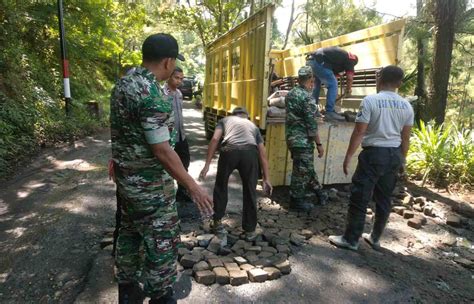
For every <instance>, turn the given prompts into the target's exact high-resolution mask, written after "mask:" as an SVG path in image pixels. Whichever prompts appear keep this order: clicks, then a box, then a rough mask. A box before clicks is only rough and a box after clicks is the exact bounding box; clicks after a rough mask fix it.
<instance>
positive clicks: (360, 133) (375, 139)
mask: <svg viewBox="0 0 474 304" xmlns="http://www.w3.org/2000/svg"><path fill="white" fill-rule="evenodd" d="M402 79H403V70H402V69H401V68H399V67H397V66H393V65H389V66H387V67H385V68H383V69H382V70H381V71H380V73H379V75H378V77H377V91H378V93H377V94H375V95H369V96H367V97H365V98H364V99H363V100H362V103H361V105H360V109H359V113H358V114H357V118H356V124H355V127H354V131H353V132H352V136H351V139H350V142H349V147H348V148H347V152H346V157H345V159H344V164H343V170H344V173H345V174H346V175H347V172H348V168H349V164H350V161H351V158H352V156H353V155H354V153H355V151H356V149H357V147H358V146H359V145H360V144H361V143H362V152H361V153H360V155H359V162H358V164H357V169H356V171H355V173H354V175H353V176H352V190H351V197H350V203H349V210H348V212H347V225H346V231H345V233H344V235H337V236H336V235H331V236H330V237H329V241H330V242H331V243H333V244H334V245H336V246H338V247H343V248H347V249H351V250H357V248H358V247H359V238H360V236H361V235H362V237H363V238H364V239H365V240H366V241H367V242H368V243H369V244H370V245H371V246H372V247H373V248H374V249H378V248H379V247H380V242H379V240H380V237H381V236H382V233H383V231H384V229H385V225H386V224H387V221H388V217H389V215H390V209H391V206H390V196H391V194H392V192H393V189H394V188H395V184H396V182H397V174H398V172H399V170H400V168H401V167H402V168H403V166H404V164H405V158H406V156H407V152H408V147H409V145H410V132H411V127H412V126H413V117H414V115H413V108H412V107H411V105H410V103H409V102H408V101H406V100H405V99H404V98H402V97H400V95H398V94H397V93H396V92H397V89H398V88H399V87H400V85H401V84H402ZM372 199H373V200H374V201H375V204H376V210H375V222H374V226H373V228H372V232H371V233H370V234H367V233H364V234H363V233H362V232H363V230H364V225H365V214H366V210H367V205H368V204H369V202H370V201H371V200H372Z"/></svg>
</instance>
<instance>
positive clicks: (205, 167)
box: [199, 164, 209, 180]
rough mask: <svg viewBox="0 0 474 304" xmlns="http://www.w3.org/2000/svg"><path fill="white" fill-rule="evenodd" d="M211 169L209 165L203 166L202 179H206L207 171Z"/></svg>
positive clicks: (200, 175) (200, 177) (200, 176)
mask: <svg viewBox="0 0 474 304" xmlns="http://www.w3.org/2000/svg"><path fill="white" fill-rule="evenodd" d="M208 171H209V165H208V164H205V165H204V168H202V170H201V173H199V179H200V180H206V175H207V172H208Z"/></svg>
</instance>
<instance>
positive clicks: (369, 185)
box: [344, 147, 403, 244]
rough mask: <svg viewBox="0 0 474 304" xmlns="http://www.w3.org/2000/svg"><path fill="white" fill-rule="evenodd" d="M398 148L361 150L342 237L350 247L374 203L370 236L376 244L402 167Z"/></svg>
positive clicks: (387, 215) (362, 227) (400, 153)
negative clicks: (373, 219) (371, 202)
mask: <svg viewBox="0 0 474 304" xmlns="http://www.w3.org/2000/svg"><path fill="white" fill-rule="evenodd" d="M402 159H403V156H402V152H401V148H400V147H398V148H381V147H369V148H364V149H363V150H362V152H361V153H360V155H359V162H358V163H357V169H356V171H355V173H354V175H353V176H352V189H351V197H350V203H349V211H348V213H347V226H346V231H345V233H344V238H345V239H346V241H348V242H349V243H351V244H355V243H357V242H358V240H359V238H360V236H361V235H362V232H363V230H364V225H365V215H366V212H367V205H368V204H369V202H370V201H371V200H372V199H373V200H374V201H375V203H376V209H375V221H374V227H373V229H372V237H373V238H374V240H375V241H378V239H379V238H380V236H381V235H382V233H383V230H384V229H385V225H386V224H387V221H388V217H389V216H390V209H391V201H390V197H391V194H392V192H393V189H394V188H395V184H396V182H397V174H398V171H399V169H400V166H401V165H402Z"/></svg>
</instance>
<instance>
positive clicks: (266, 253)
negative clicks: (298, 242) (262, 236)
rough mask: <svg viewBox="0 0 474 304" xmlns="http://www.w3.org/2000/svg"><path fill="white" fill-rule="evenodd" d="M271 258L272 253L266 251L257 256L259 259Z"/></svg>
mask: <svg viewBox="0 0 474 304" xmlns="http://www.w3.org/2000/svg"><path fill="white" fill-rule="evenodd" d="M275 251H276V249H275ZM271 256H274V253H271V252H268V251H262V252H260V253H259V254H258V257H259V258H269V257H271Z"/></svg>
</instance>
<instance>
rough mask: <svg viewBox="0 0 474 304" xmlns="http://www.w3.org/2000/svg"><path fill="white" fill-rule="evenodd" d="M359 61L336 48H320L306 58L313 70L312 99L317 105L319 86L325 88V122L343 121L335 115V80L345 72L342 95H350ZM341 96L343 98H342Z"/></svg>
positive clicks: (342, 117)
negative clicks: (355, 68)
mask: <svg viewBox="0 0 474 304" xmlns="http://www.w3.org/2000/svg"><path fill="white" fill-rule="evenodd" d="M358 61H359V59H358V58H357V56H356V55H354V54H352V53H350V52H347V51H345V50H343V49H341V48H338V47H335V46H333V47H327V48H320V49H318V50H316V52H314V53H312V54H310V55H309V56H308V61H307V63H306V64H307V65H309V66H311V68H312V69H313V74H314V76H316V77H315V78H314V89H313V98H314V99H316V103H319V93H320V91H321V84H322V83H324V85H325V86H326V88H327V95H326V114H325V118H326V119H327V120H336V121H344V120H345V118H344V116H342V115H339V114H337V113H336V110H335V105H336V99H337V79H336V76H337V77H339V74H340V73H342V72H345V74H346V78H347V84H346V89H345V92H344V95H350V94H351V91H352V81H353V77H354V67H355V65H356V64H357V62H358ZM344 95H343V96H344Z"/></svg>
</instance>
